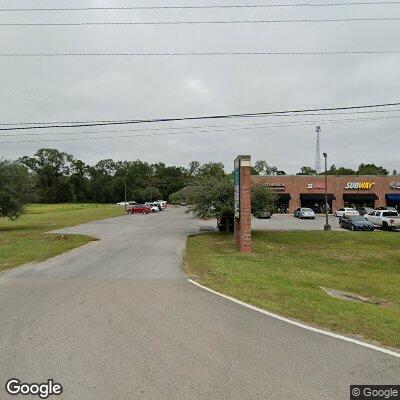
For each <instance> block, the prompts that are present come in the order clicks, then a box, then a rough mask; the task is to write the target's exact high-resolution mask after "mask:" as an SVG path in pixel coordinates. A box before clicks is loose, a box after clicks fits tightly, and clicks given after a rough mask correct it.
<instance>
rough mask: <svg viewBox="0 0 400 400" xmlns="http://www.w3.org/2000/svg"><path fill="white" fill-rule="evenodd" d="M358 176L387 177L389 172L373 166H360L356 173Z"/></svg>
mask: <svg viewBox="0 0 400 400" xmlns="http://www.w3.org/2000/svg"><path fill="white" fill-rule="evenodd" d="M357 174H358V175H389V171H388V170H387V169H385V168H383V167H379V166H377V165H375V164H364V163H362V164H360V166H359V167H358V171H357Z"/></svg>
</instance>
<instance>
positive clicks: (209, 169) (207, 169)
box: [197, 162, 226, 178]
mask: <svg viewBox="0 0 400 400" xmlns="http://www.w3.org/2000/svg"><path fill="white" fill-rule="evenodd" d="M197 175H201V176H203V177H207V176H210V177H211V176H214V177H220V178H222V177H225V176H226V173H225V169H224V164H222V163H220V162H218V163H215V162H209V163H205V164H203V165H201V166H200V167H199V168H198V169H197Z"/></svg>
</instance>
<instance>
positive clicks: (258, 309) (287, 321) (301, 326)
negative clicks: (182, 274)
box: [187, 279, 400, 358]
mask: <svg viewBox="0 0 400 400" xmlns="http://www.w3.org/2000/svg"><path fill="white" fill-rule="evenodd" d="M187 281H188V282H190V283H192V284H193V285H196V286H198V287H200V288H201V289H203V290H206V291H207V292H210V293H213V294H215V295H217V296H220V297H223V298H224V299H227V300H230V301H233V302H234V303H237V304H240V305H241V306H243V307H247V308H250V309H251V310H254V311H258V312H260V313H262V314H265V315H268V316H269V317H272V318H275V319H278V320H280V321H283V322H286V323H288V324H291V325H295V326H297V327H299V328H303V329H306V330H308V331H312V332H316V333H320V334H321V335H325V336H330V337H333V338H335V339H340V340H344V341H345V342H350V343H353V344H356V345H358V346H362V347H366V348H368V349H372V350H376V351H379V352H381V353H384V354H388V355H390V356H393V357H397V358H400V353H397V352H396V351H393V350H389V349H386V348H384V347H379V346H375V345H373V344H370V343H366V342H362V341H360V340H356V339H353V338H350V337H347V336H343V335H339V334H337V333H333V332H329V331H324V330H323V329H318V328H314V327H312V326H309V325H305V324H302V323H301V322H297V321H293V320H291V319H289V318H285V317H282V316H280V315H278V314H274V313H271V312H269V311H265V310H263V309H261V308H258V307H255V306H252V305H251V304H248V303H244V302H243V301H240V300H238V299H235V298H234V297H231V296H227V295H225V294H222V293H218V292H216V291H214V290H212V289H210V288H208V287H206V286H203V285H200V284H199V283H197V282H196V281H194V280H192V279H188V280H187Z"/></svg>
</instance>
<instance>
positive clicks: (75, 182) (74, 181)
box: [70, 160, 89, 201]
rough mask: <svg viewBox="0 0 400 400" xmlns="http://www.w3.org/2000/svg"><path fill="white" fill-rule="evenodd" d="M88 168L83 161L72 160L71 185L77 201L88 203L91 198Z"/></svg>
mask: <svg viewBox="0 0 400 400" xmlns="http://www.w3.org/2000/svg"><path fill="white" fill-rule="evenodd" d="M87 173H88V167H87V165H86V164H85V163H84V162H83V161H81V160H72V162H71V176H70V183H71V186H72V191H73V196H74V200H75V201H86V200H87V199H88V197H89V179H88V174H87Z"/></svg>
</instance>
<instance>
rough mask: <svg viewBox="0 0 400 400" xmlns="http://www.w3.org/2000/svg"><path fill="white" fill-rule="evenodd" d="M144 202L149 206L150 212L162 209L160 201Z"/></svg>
mask: <svg viewBox="0 0 400 400" xmlns="http://www.w3.org/2000/svg"><path fill="white" fill-rule="evenodd" d="M144 204H145V205H146V206H148V207H150V209H151V212H160V211H161V210H162V207H161V205H160V203H144Z"/></svg>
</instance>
